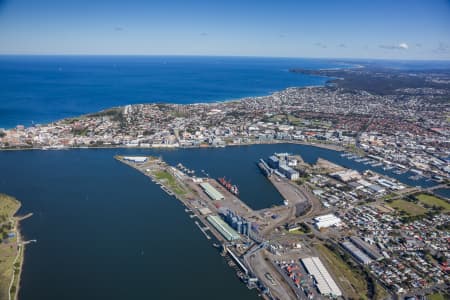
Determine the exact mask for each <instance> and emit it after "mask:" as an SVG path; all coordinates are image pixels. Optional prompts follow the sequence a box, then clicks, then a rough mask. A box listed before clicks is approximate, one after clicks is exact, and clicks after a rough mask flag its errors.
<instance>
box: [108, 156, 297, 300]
mask: <svg viewBox="0 0 450 300" xmlns="http://www.w3.org/2000/svg"><path fill="white" fill-rule="evenodd" d="M114 158H115V159H116V160H118V161H119V162H121V163H124V164H126V165H128V166H129V167H132V168H133V169H135V170H137V171H139V172H141V173H142V174H144V175H145V176H147V177H148V178H149V179H150V181H151V182H152V183H153V184H156V185H159V186H160V188H161V189H162V190H163V191H164V192H165V193H166V194H167V195H169V196H170V197H172V198H175V199H177V200H178V201H180V202H181V203H182V204H183V206H184V207H185V208H184V210H185V212H186V213H187V214H188V215H189V217H190V218H192V219H194V223H195V225H196V226H197V227H198V228H199V229H200V231H201V232H202V233H203V234H204V235H205V237H206V238H207V239H208V240H212V241H214V243H213V245H215V247H216V246H219V247H220V248H222V249H223V250H224V253H225V255H226V256H227V257H230V259H231V261H233V262H234V264H235V267H236V268H237V269H235V270H236V273H237V276H238V277H239V278H240V279H241V280H242V281H243V282H244V283H245V284H247V286H248V287H249V288H257V289H258V290H259V291H260V292H261V297H263V298H264V299H270V297H269V295H270V291H269V290H268V288H267V287H266V285H265V284H264V283H263V282H264V281H263V280H262V278H263V277H264V273H262V274H259V273H256V274H254V273H253V272H251V271H249V270H251V267H250V266H249V265H247V264H248V263H249V262H248V257H247V259H245V257H246V256H245V254H246V253H249V250H250V253H251V251H252V250H251V249H263V248H266V246H267V245H266V244H264V245H263V246H261V244H262V243H263V242H264V235H265V233H266V232H270V231H271V230H272V229H274V228H276V227H279V226H281V225H283V224H284V223H285V221H286V220H288V219H290V218H292V217H294V215H295V207H294V205H292V206H283V205H280V206H276V207H272V208H269V209H263V210H253V209H252V208H251V207H249V206H248V205H247V204H245V203H244V202H243V201H242V200H241V199H240V198H239V196H238V195H235V194H233V193H232V192H231V191H229V190H228V189H226V187H224V186H223V185H221V184H220V183H219V182H218V181H216V180H215V179H212V178H209V177H203V178H202V177H196V176H193V175H191V174H188V173H187V172H183V171H182V168H177V167H174V166H170V165H168V164H167V163H166V162H164V161H163V160H162V159H161V158H156V157H150V156H145V157H133V159H132V160H130V159H124V158H123V157H121V156H115V157H114ZM205 173H206V172H205ZM273 177H275V176H273ZM207 191H208V192H209V193H208V192H207ZM219 195H220V197H219ZM291 201H292V203H296V201H298V200H294V199H292V200H291ZM274 215H277V216H280V217H278V218H274V217H273V216H274ZM227 218H231V219H227ZM216 248H217V247H216ZM257 252H258V251H256V252H255V253H257ZM278 294H279V295H282V293H278ZM278 294H277V295H278Z"/></svg>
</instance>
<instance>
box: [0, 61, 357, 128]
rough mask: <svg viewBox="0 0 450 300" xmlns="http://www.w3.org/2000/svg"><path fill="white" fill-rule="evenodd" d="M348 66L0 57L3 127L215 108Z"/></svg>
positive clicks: (311, 81)
mask: <svg viewBox="0 0 450 300" xmlns="http://www.w3.org/2000/svg"><path fill="white" fill-rule="evenodd" d="M345 65H348V64H346V63H345V62H341V61H335V60H314V59H287V58H285V59H284V58H248V57H195V56H191V57H178V56H170V57H167V56H166V57H163V56H0V128H11V127H14V126H16V125H18V124H23V125H31V124H38V123H41V124H42V123H47V122H51V121H55V120H58V119H61V118H65V117H71V116H77V115H80V114H85V113H89V112H95V111H99V110H101V109H105V108H109V107H113V106H120V105H126V104H135V103H152V102H166V103H195V102H212V101H221V100H229V99H237V98H242V97H247V96H261V95H267V94H270V93H272V92H274V91H278V90H282V89H284V88H287V87H293V86H310V85H322V84H324V83H325V82H326V80H327V79H326V78H324V77H318V76H307V75H302V74H294V73H290V72H289V71H288V70H289V69H290V68H310V69H318V68H334V67H343V66H345Z"/></svg>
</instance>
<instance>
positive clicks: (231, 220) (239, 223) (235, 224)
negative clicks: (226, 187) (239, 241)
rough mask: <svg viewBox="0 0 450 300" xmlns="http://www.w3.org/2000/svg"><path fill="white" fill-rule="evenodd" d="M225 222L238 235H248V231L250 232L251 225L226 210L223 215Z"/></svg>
mask: <svg viewBox="0 0 450 300" xmlns="http://www.w3.org/2000/svg"><path fill="white" fill-rule="evenodd" d="M224 217H225V222H227V223H228V224H229V225H230V226H231V227H232V228H233V229H235V230H236V231H237V232H239V233H240V234H243V235H246V236H248V235H249V231H250V230H251V223H250V222H248V221H247V220H246V219H244V218H242V217H241V216H239V215H237V214H235V213H234V212H233V211H231V210H229V209H228V210H227V211H226V212H225V213H224Z"/></svg>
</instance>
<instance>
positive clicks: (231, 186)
mask: <svg viewBox="0 0 450 300" xmlns="http://www.w3.org/2000/svg"><path fill="white" fill-rule="evenodd" d="M217 180H218V181H219V183H220V184H221V185H222V186H223V187H224V188H226V189H227V190H228V191H230V192H231V193H232V194H234V195H236V196H237V195H239V189H238V187H237V186H236V185H235V184H231V181H228V180H226V179H225V177H219V178H218V179H217Z"/></svg>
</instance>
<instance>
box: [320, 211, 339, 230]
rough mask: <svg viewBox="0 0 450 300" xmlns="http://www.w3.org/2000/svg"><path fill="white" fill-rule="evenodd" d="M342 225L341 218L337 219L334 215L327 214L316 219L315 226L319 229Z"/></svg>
mask: <svg viewBox="0 0 450 300" xmlns="http://www.w3.org/2000/svg"><path fill="white" fill-rule="evenodd" d="M341 224H342V220H341V218H338V217H336V216H335V215H333V214H327V215H323V216H319V217H315V218H314V225H315V226H316V227H317V229H319V230H320V229H322V228H327V227H331V226H339V225H341Z"/></svg>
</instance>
